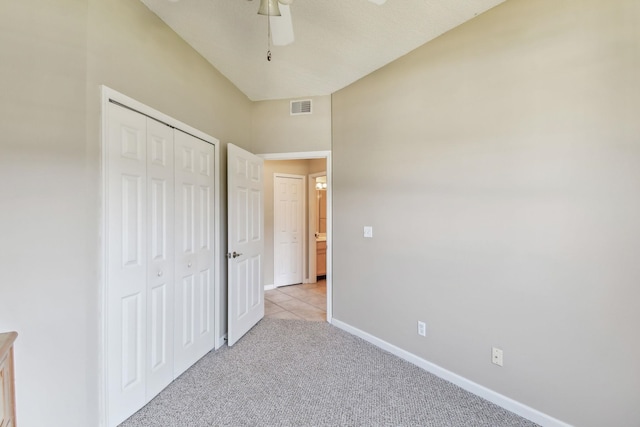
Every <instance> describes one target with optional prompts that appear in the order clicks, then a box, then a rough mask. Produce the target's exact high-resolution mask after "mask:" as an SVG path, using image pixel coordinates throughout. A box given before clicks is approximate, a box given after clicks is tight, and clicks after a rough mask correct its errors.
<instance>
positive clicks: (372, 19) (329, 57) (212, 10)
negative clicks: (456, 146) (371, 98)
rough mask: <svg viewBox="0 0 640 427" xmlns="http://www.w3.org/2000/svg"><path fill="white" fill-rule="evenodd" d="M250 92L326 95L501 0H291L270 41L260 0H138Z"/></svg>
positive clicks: (256, 95) (259, 96) (258, 95)
mask: <svg viewBox="0 0 640 427" xmlns="http://www.w3.org/2000/svg"><path fill="white" fill-rule="evenodd" d="M141 1H142V2H143V3H144V4H145V5H146V6H147V7H148V8H149V9H151V10H152V11H153V12H154V13H155V14H157V15H158V16H159V17H160V18H161V19H162V20H163V21H164V22H166V23H167V24H168V25H169V26H170V27H171V28H172V29H173V30H174V31H175V32H176V33H177V34H178V35H180V37H182V38H183V39H184V40H185V41H186V42H187V43H189V44H190V45H191V46H193V48H194V49H196V50H197V51H198V52H199V53H200V54H201V55H202V56H203V57H205V58H206V59H207V60H208V61H209V62H210V63H211V64H212V65H213V66H214V67H215V68H216V69H218V70H219V71H220V72H221V73H222V74H224V75H225V76H226V77H227V78H228V79H229V80H231V81H232V82H233V83H234V84H235V85H236V86H237V87H238V88H239V89H240V90H241V91H242V92H244V93H245V94H246V95H247V96H248V97H249V98H250V99H251V100H253V101H260V100H268V99H288V98H300V97H308V96H318V95H329V94H331V93H333V92H336V91H337V90H340V89H342V88H343V87H345V86H348V85H349V84H351V83H353V82H354V81H356V80H358V79H360V78H362V77H364V76H366V75H367V74H369V73H371V72H372V71H375V70H377V69H378V68H380V67H382V66H384V65H386V64H388V63H389V62H392V61H394V60H395V59H397V58H399V57H401V56H403V55H405V54H406V53H408V52H410V51H412V50H414V49H415V48H417V47H418V46H420V45H422V44H424V43H426V42H428V41H429V40H432V39H434V38H436V37H437V36H439V35H441V34H443V33H445V32H446V31H448V30H450V29H452V28H454V27H456V26H458V25H460V24H462V23H464V22H465V21H467V20H469V19H472V18H474V17H475V16H476V15H478V14H480V13H482V12H484V11H486V10H488V9H490V8H492V7H494V6H496V5H498V4H500V3H502V2H503V1H505V0H388V1H387V2H386V3H385V4H384V5H381V6H378V5H376V4H374V3H372V2H370V1H367V0H295V1H294V3H293V4H292V5H291V15H292V17H293V28H294V33H295V41H294V42H293V43H292V44H290V45H288V46H272V47H271V52H272V55H273V57H272V60H271V62H268V61H267V58H266V55H267V48H268V46H267V17H266V16H261V15H258V14H257V11H258V6H259V3H260V2H259V0H180V1H169V0H141Z"/></svg>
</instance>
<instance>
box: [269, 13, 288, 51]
mask: <svg viewBox="0 0 640 427" xmlns="http://www.w3.org/2000/svg"><path fill="white" fill-rule="evenodd" d="M280 14H281V16H270V17H269V19H270V20H271V41H272V42H273V45H274V46H286V45H288V44H291V43H293V40H294V37H293V21H292V20H291V9H290V7H289V5H286V4H282V3H280Z"/></svg>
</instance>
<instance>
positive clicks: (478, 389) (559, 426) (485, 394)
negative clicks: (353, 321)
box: [331, 317, 571, 427]
mask: <svg viewBox="0 0 640 427" xmlns="http://www.w3.org/2000/svg"><path fill="white" fill-rule="evenodd" d="M331 324H332V325H334V326H336V327H338V328H340V329H342V330H343V331H346V332H349V333H350V334H352V335H355V336H357V337H360V338H362V339H363V340H365V341H368V342H369V343H371V344H373V345H375V346H376V347H380V348H381V349H383V350H386V351H388V352H389V353H391V354H394V355H396V356H398V357H399V358H401V359H404V360H406V361H407V362H409V363H413V364H414V365H416V366H418V367H420V368H422V369H424V370H425V371H427V372H430V373H432V374H434V375H435V376H437V377H440V378H442V379H444V380H447V381H449V382H451V383H453V384H455V385H457V386H459V387H461V388H463V389H465V390H467V391H468V392H470V393H473V394H475V395H477V396H480V397H482V398H483V399H486V400H488V401H489V402H491V403H495V404H496V405H498V406H500V407H502V408H504V409H506V410H508V411H511V412H513V413H514V414H517V415H520V416H521V417H523V418H526V419H528V420H530V421H533V422H534V423H536V424H539V425H541V426H545V427H571V425H570V424H567V423H565V422H563V421H560V420H558V419H556V418H553V417H551V416H549V415H547V414H545V413H542V412H540V411H538V410H536V409H533V408H531V407H529V406H527V405H525V404H522V403H520V402H517V401H515V400H513V399H511V398H509V397H507V396H504V395H502V394H500V393H497V392H495V391H493V390H490V389H488V388H486V387H484V386H482V385H480V384H478V383H475V382H473V381H471V380H469V379H467V378H464V377H462V376H460V375H458V374H455V373H453V372H451V371H448V370H446V369H444V368H442V367H440V366H438V365H436V364H435V363H431V362H429V361H427V360H425V359H422V358H421V357H418V356H416V355H415V354H413V353H410V352H408V351H406V350H403V349H401V348H400V347H396V346H395V345H393V344H390V343H388V342H386V341H383V340H381V339H380V338H377V337H375V336H373V335H371V334H369V333H367V332H364V331H362V330H360V329H358V328H355V327H353V326H351V325H349V324H347V323H344V322H341V321H340V320H338V319H336V318H335V317H334V318H333V319H331Z"/></svg>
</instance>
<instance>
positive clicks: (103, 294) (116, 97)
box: [97, 85, 226, 426]
mask: <svg viewBox="0 0 640 427" xmlns="http://www.w3.org/2000/svg"><path fill="white" fill-rule="evenodd" d="M101 94H102V102H101V140H100V154H101V171H100V180H101V183H100V191H101V194H100V201H101V206H100V218H99V235H100V241H101V242H100V246H99V248H98V265H99V269H100V277H99V281H98V298H99V301H98V305H99V309H100V311H99V313H98V316H99V331H98V341H99V345H98V354H97V358H98V390H97V391H98V402H99V403H98V405H99V417H100V419H99V423H100V424H99V425H100V426H106V425H107V417H108V414H107V408H106V399H107V396H108V390H107V387H108V381H107V376H108V371H107V358H106V352H107V309H108V305H107V302H108V298H107V295H108V294H107V291H108V290H107V281H106V277H107V258H106V257H107V236H108V235H109V233H108V231H109V224H107V223H106V210H107V208H108V203H107V185H108V179H107V174H108V169H107V159H108V155H107V149H108V140H107V136H108V122H107V110H108V108H107V106H108V105H109V102H111V101H115V102H116V103H118V104H121V105H122V106H124V107H127V108H130V109H132V110H135V111H137V112H139V113H141V114H143V115H145V116H148V117H151V118H153V119H155V120H158V121H160V122H163V123H165V124H167V125H169V126H171V127H174V128H177V129H179V130H181V131H183V132H186V133H188V134H191V135H192V136H194V137H196V138H199V139H201V140H203V141H205V142H208V143H209V144H211V145H213V147H214V153H215V159H214V167H215V183H214V191H215V195H214V210H215V212H214V264H213V265H214V269H215V274H214V278H213V281H214V285H213V287H214V305H215V307H214V310H215V318H214V333H215V349H218V348H220V347H221V346H222V345H223V344H224V337H225V332H224V331H222V330H221V323H222V321H221V320H222V318H221V314H225V313H226V299H225V300H224V301H222V300H221V298H220V295H221V289H220V285H221V283H220V280H221V272H220V269H221V267H222V263H221V256H222V255H221V254H222V252H221V246H220V243H221V240H220V181H221V178H222V176H221V175H220V141H218V140H217V139H216V138H214V137H212V136H210V135H207V134H206V133H204V132H201V131H199V130H198V129H195V128H193V127H191V126H189V125H187V124H185V123H183V122H181V121H179V120H176V119H174V118H173V117H170V116H168V115H166V114H163V113H161V112H160V111H157V110H155V109H153V108H151V107H149V106H147V105H145V104H143V103H141V102H138V101H136V100H135V99H133V98H130V97H128V96H126V95H124V94H122V93H119V92H117V91H115V90H113V89H111V88H109V87H107V86H104V85H103V86H101Z"/></svg>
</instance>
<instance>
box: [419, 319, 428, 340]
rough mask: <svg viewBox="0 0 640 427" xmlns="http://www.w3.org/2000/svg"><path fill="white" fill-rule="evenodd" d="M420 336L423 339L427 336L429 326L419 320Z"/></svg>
mask: <svg viewBox="0 0 640 427" xmlns="http://www.w3.org/2000/svg"><path fill="white" fill-rule="evenodd" d="M418 335H420V336H421V337H426V336H427V324H426V323H424V322H421V321H419V320H418Z"/></svg>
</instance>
